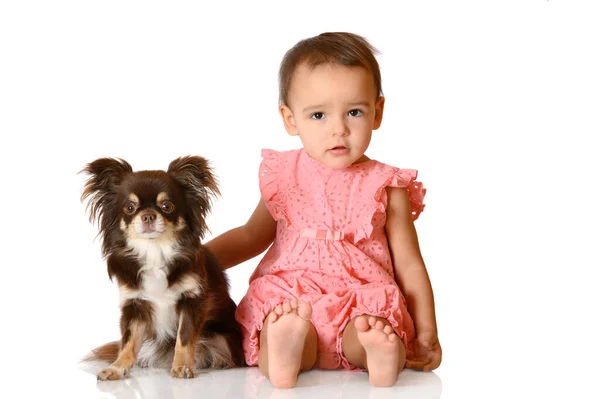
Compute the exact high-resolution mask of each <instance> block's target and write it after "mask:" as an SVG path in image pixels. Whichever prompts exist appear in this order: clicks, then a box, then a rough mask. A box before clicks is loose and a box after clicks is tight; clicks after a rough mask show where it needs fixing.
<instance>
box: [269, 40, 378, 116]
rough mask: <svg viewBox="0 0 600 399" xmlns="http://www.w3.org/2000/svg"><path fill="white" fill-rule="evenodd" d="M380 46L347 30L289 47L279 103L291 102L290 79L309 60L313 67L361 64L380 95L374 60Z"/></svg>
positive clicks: (284, 64)
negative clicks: (376, 46)
mask: <svg viewBox="0 0 600 399" xmlns="http://www.w3.org/2000/svg"><path fill="white" fill-rule="evenodd" d="M376 53H378V51H377V49H376V48H375V47H373V46H372V45H371V44H370V43H369V42H368V41H367V40H366V39H365V38H364V37H362V36H359V35H356V34H354V33H348V32H326V33H321V34H320V35H318V36H314V37H310V38H308V39H304V40H301V41H299V42H298V43H296V45H295V46H294V47H292V48H291V49H289V50H288V51H287V53H285V56H284V57H283V60H282V61H281V66H280V68H279V104H280V105H288V96H289V89H290V82H291V80H292V76H293V74H294V71H295V70H296V67H297V66H298V65H300V64H301V63H306V64H307V65H308V66H309V67H310V68H314V67H316V66H318V65H321V64H340V65H346V66H359V67H363V68H365V69H366V70H368V71H369V72H370V73H371V74H372V75H373V81H374V83H375V90H376V93H377V95H378V96H380V95H382V94H383V91H382V89H381V72H380V71H379V64H378V63H377V60H376V59H375V54H376Z"/></svg>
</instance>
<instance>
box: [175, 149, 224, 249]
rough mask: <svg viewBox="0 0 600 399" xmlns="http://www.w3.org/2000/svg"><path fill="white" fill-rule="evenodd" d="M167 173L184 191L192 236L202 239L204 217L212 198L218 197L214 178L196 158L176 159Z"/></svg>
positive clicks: (205, 165)
mask: <svg viewBox="0 0 600 399" xmlns="http://www.w3.org/2000/svg"><path fill="white" fill-rule="evenodd" d="M167 173H168V174H169V175H171V176H172V177H173V178H174V179H175V180H176V181H177V182H178V183H179V184H180V185H181V186H182V187H183V189H184V191H185V197H186V201H187V218H188V221H187V222H188V225H189V227H190V229H191V230H192V233H194V235H197V236H199V237H200V238H201V239H202V238H204V233H206V230H207V226H206V220H205V218H206V216H207V215H208V212H209V211H210V206H211V204H212V200H213V198H215V197H216V196H217V195H220V194H221V193H220V192H219V188H218V183H217V179H216V177H215V176H214V175H213V174H212V169H211V168H210V166H209V163H208V161H207V160H206V159H204V158H202V157H198V156H186V157H181V158H177V159H175V160H174V161H172V162H171V163H170V164H169V169H168V170H167Z"/></svg>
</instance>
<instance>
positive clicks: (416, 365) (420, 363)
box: [404, 359, 429, 370]
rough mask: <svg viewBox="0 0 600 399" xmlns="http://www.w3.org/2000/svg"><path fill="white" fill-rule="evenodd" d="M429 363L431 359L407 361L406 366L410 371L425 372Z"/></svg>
mask: <svg viewBox="0 0 600 399" xmlns="http://www.w3.org/2000/svg"><path fill="white" fill-rule="evenodd" d="M428 363H429V359H419V360H406V363H405V364H404V365H405V366H406V367H408V368H409V369H414V370H423V367H425V365H426V364H428Z"/></svg>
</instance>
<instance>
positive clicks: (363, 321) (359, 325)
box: [354, 316, 370, 332]
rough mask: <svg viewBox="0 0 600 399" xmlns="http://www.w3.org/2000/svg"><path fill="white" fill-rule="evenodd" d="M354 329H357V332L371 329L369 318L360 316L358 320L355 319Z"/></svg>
mask: <svg viewBox="0 0 600 399" xmlns="http://www.w3.org/2000/svg"><path fill="white" fill-rule="evenodd" d="M354 328H356V331H358V332H365V331H367V330H368V329H369V328H370V327H369V323H368V319H367V317H365V316H358V317H357V318H356V319H354Z"/></svg>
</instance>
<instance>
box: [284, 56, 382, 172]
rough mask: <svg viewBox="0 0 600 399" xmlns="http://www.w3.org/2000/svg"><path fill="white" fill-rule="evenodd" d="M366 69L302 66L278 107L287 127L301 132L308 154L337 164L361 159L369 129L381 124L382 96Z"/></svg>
mask: <svg viewBox="0 0 600 399" xmlns="http://www.w3.org/2000/svg"><path fill="white" fill-rule="evenodd" d="M377 94H378V93H376V92H375V85H374V82H373V77H372V75H371V74H370V73H369V71H367V70H366V69H364V68H361V67H347V66H343V65H330V64H323V65H319V66H317V67H315V68H313V69H311V68H309V67H308V66H307V65H305V64H302V65H299V66H298V68H297V69H296V71H295V72H294V75H293V77H292V82H291V85H290V91H289V98H288V104H289V107H287V106H285V105H283V106H281V107H280V113H281V116H282V118H283V121H284V125H285V127H286V130H287V131H288V133H289V134H291V135H294V136H295V135H298V136H299V137H300V140H301V141H302V145H303V146H304V149H305V151H306V152H307V153H308V155H309V156H310V157H311V158H313V159H316V160H317V161H319V162H321V163H323V164H325V165H327V166H329V167H330V168H334V169H342V168H345V167H347V166H349V165H351V164H353V163H358V162H362V161H364V160H365V159H366V157H365V156H364V153H365V151H366V150H367V147H368V146H369V143H370V142H371V133H372V131H373V130H376V129H378V128H379V125H380V124H381V117H382V115H383V104H384V99H383V97H377Z"/></svg>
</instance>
